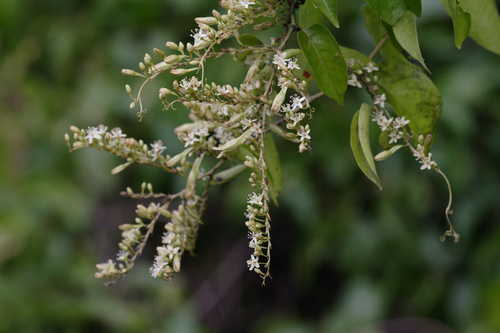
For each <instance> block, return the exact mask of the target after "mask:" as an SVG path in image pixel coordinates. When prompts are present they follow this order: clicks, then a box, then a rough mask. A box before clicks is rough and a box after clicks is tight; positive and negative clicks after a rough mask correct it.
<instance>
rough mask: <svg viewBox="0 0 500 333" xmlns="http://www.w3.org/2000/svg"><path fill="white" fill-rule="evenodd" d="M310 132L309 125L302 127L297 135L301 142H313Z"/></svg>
mask: <svg viewBox="0 0 500 333" xmlns="http://www.w3.org/2000/svg"><path fill="white" fill-rule="evenodd" d="M310 132H311V129H310V128H309V125H306V126H300V127H299V130H298V131H297V135H298V136H299V138H300V141H301V142H304V141H309V140H311V135H309V133H310Z"/></svg>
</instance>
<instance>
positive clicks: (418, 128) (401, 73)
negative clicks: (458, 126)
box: [363, 7, 441, 149]
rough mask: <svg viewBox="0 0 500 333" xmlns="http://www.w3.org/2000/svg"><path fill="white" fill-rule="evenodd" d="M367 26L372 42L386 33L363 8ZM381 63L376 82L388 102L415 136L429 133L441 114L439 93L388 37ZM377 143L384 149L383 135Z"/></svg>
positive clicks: (372, 14) (377, 20) (369, 11)
mask: <svg viewBox="0 0 500 333" xmlns="http://www.w3.org/2000/svg"><path fill="white" fill-rule="evenodd" d="M363 14H364V16H365V20H366V24H367V28H368V30H369V32H370V33H371V34H372V35H373V37H374V39H375V41H379V40H380V39H381V38H383V36H385V35H386V34H387V30H386V28H385V27H384V25H383V23H382V22H381V20H380V19H378V18H377V17H376V14H375V13H374V12H373V10H371V9H370V8H368V7H365V8H364V10H363ZM380 53H381V55H382V57H383V59H384V62H383V63H381V64H379V67H380V71H379V73H378V76H379V80H378V83H379V85H380V87H381V88H382V89H383V91H384V93H385V94H386V96H387V101H388V103H389V104H390V105H391V106H392V107H393V108H394V111H395V112H396V113H397V114H398V115H399V116H404V117H405V118H407V119H408V120H409V121H410V124H409V126H410V128H411V130H412V132H413V134H414V135H415V138H417V137H418V136H419V135H420V134H423V135H427V134H431V133H432V131H433V130H434V127H435V125H436V123H437V121H438V119H439V117H440V114H441V95H440V93H439V90H438V89H437V87H436V86H435V85H434V83H433V82H432V81H431V79H429V77H428V76H427V75H426V74H425V73H424V72H423V71H422V70H421V69H420V68H419V67H418V66H416V65H414V64H412V63H410V62H409V61H408V60H407V59H406V58H405V57H404V56H403V55H402V54H401V53H400V52H399V51H398V46H397V45H396V42H394V41H393V40H392V39H388V40H387V41H386V43H385V44H384V46H383V47H382V49H381V51H380ZM380 141H381V145H382V146H383V147H384V148H385V149H386V148H388V146H389V145H388V142H386V141H387V137H386V136H384V135H383V133H382V135H381V137H380Z"/></svg>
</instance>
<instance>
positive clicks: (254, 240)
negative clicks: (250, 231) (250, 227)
mask: <svg viewBox="0 0 500 333" xmlns="http://www.w3.org/2000/svg"><path fill="white" fill-rule="evenodd" d="M257 245H258V242H257V238H252V239H251V240H250V242H249V243H248V247H249V248H251V249H255V248H256V247H257Z"/></svg>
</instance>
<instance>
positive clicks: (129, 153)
mask: <svg viewBox="0 0 500 333" xmlns="http://www.w3.org/2000/svg"><path fill="white" fill-rule="evenodd" d="M70 130H71V132H72V136H70V135H69V134H66V135H65V140H66V142H67V144H68V146H69V147H70V149H71V150H77V149H81V148H86V147H92V148H95V149H98V150H104V151H108V152H110V153H112V154H114V155H116V156H119V157H121V158H123V159H125V160H126V161H127V162H126V163H125V164H121V165H119V166H118V167H116V168H115V169H113V173H118V172H121V171H123V170H124V169H125V168H126V167H128V166H130V165H131V164H133V163H138V164H147V165H153V166H156V167H159V168H162V169H164V170H166V171H168V172H172V173H174V172H176V170H175V169H173V168H171V166H173V164H172V163H171V162H169V160H170V156H169V155H164V154H163V152H164V151H165V149H166V147H165V145H164V144H163V142H162V141H160V140H157V141H155V142H153V143H151V144H149V145H148V144H146V143H144V142H143V141H142V140H136V139H134V138H130V137H127V136H126V135H125V134H124V133H123V132H122V130H121V129H120V128H113V129H112V130H110V131H109V130H108V128H107V127H106V126H104V125H99V126H97V127H89V128H87V129H80V128H78V127H76V126H71V128H70Z"/></svg>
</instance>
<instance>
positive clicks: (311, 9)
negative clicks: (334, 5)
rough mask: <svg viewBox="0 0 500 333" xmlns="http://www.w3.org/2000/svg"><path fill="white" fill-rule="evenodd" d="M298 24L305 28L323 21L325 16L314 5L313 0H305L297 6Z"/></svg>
mask: <svg viewBox="0 0 500 333" xmlns="http://www.w3.org/2000/svg"><path fill="white" fill-rule="evenodd" d="M298 15H299V17H298V24H299V27H300V28H301V29H307V28H309V27H311V26H313V25H315V24H322V23H323V22H325V16H324V15H323V13H322V12H321V11H320V10H319V8H317V7H315V6H314V0H306V2H305V3H304V4H303V5H302V6H300V8H299V14H298Z"/></svg>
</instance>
